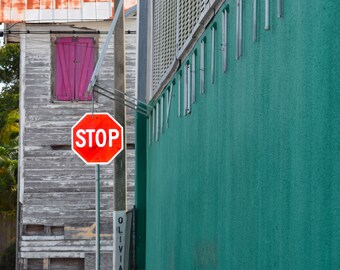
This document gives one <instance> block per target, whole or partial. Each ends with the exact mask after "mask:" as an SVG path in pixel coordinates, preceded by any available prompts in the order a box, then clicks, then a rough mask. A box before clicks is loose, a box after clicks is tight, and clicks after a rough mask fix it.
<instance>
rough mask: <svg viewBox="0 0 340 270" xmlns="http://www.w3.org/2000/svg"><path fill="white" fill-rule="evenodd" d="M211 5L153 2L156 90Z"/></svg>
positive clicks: (194, 0) (185, 0)
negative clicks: (201, 16) (202, 15)
mask: <svg viewBox="0 0 340 270" xmlns="http://www.w3.org/2000/svg"><path fill="white" fill-rule="evenodd" d="M208 4H209V0H177V1H175V0H153V15H154V16H153V18H154V20H153V90H156V89H157V87H158V85H159V83H160V81H161V79H162V77H163V76H164V74H165V73H166V71H167V69H168V68H169V67H170V65H171V63H172V62H173V61H174V60H175V58H176V53H177V52H178V51H179V50H181V49H182V48H183V45H184V44H185V42H186V40H187V39H188V37H189V35H190V34H191V32H192V30H193V28H194V27H195V25H196V23H197V22H198V20H199V18H200V15H201V14H202V13H203V12H204V10H205V8H206V7H207V6H208Z"/></svg>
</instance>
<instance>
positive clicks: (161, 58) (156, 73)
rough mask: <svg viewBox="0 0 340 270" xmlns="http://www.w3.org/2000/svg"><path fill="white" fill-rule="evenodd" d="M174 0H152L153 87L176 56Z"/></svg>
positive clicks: (154, 87)
mask: <svg viewBox="0 0 340 270" xmlns="http://www.w3.org/2000/svg"><path fill="white" fill-rule="evenodd" d="M176 5H177V3H176V1H174V0H172V1H169V0H154V25H153V89H156V87H157V86H158V84H159V82H160V80H161V78H162V76H163V75H164V73H165V71H166V70H167V68H168V67H169V66H170V64H171V63H172V62H173V60H174V59H175V56H176Z"/></svg>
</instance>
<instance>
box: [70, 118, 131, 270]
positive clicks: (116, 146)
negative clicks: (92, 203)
mask: <svg viewBox="0 0 340 270" xmlns="http://www.w3.org/2000/svg"><path fill="white" fill-rule="evenodd" d="M123 140H124V130H123V127H122V126H121V125H120V124H119V123H118V122H117V121H116V120H115V119H114V118H113V117H112V116H111V115H109V114H108V113H93V114H92V113H86V114H85V115H84V116H83V117H82V118H81V119H80V120H79V121H78V122H77V123H76V124H75V125H74V126H73V127H72V132H71V141H72V150H73V151H74V152H75V153H76V154H77V155H78V156H79V157H80V158H81V159H82V160H83V161H84V162H85V163H86V164H93V165H96V250H97V251H96V269H97V270H100V164H109V163H110V162H111V161H112V160H113V159H114V158H115V157H116V156H117V155H118V154H119V153H120V152H121V151H123V149H124V141H123ZM122 219H123V220H124V222H125V217H122V218H118V223H119V222H121V221H122ZM124 224H125V223H124ZM121 231H122V230H121ZM124 231H125V227H124ZM123 239H124V237H123ZM121 249H122V250H123V247H122V248H121ZM122 259H123V258H122ZM123 261H124V260H123Z"/></svg>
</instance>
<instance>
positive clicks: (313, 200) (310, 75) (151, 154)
mask: <svg viewBox="0 0 340 270" xmlns="http://www.w3.org/2000/svg"><path fill="white" fill-rule="evenodd" d="M235 2H236V1H232V2H231V4H230V13H229V41H230V42H229V45H228V51H229V54H228V57H229V61H228V71H227V72H226V73H222V68H221V66H222V63H221V50H220V48H219V47H218V45H216V56H217V57H216V59H217V63H216V82H215V84H211V83H210V51H211V42H210V35H211V31H210V27H208V28H207V30H206V32H205V33H204V36H206V38H207V57H206V60H207V61H206V62H207V66H206V89H207V91H206V93H205V94H204V95H200V94H199V76H198V75H197V101H196V103H195V104H193V105H192V112H191V114H190V115H188V116H185V117H184V116H182V117H181V118H178V117H177V106H178V104H177V94H178V93H177V83H178V81H176V84H175V88H174V90H175V93H174V94H175V96H174V97H173V99H172V105H171V110H170V121H169V128H165V130H164V132H163V133H162V134H161V135H160V137H159V141H158V142H152V143H151V145H149V144H148V147H147V185H146V269H148V270H151V269H155V270H166V269H176V270H178V269H183V270H187V269H202V270H203V269H204V270H207V269H237V270H239V269H301V270H302V269H340V155H339V154H340V57H339V55H340V19H339V17H340V16H339V14H340V1H338V0H331V1H313V3H312V4H311V1H307V0H300V1H292V0H285V1H284V18H282V19H279V18H277V16H276V1H271V29H270V31H265V30H264V1H260V2H261V3H260V4H261V6H260V10H259V16H260V17H259V30H258V32H259V33H258V41H257V42H256V43H254V42H252V10H253V8H252V2H253V1H244V13H243V16H244V21H243V25H244V35H243V39H244V42H243V47H244V51H243V52H244V53H243V56H242V57H241V59H240V60H236V59H235V10H236V8H235ZM214 22H217V33H216V34H217V41H216V44H221V43H222V42H221V26H220V23H221V12H219V13H218V14H217V15H216V17H215V19H214V20H213V21H212V22H211V23H214ZM196 48H199V47H198V44H197V47H196ZM190 59H191V58H189V60H190ZM183 62H184V61H183ZM197 64H199V49H198V57H197ZM197 67H198V65H197ZM181 68H183V66H182V67H181ZM175 78H177V74H176V75H175ZM181 83H182V90H183V80H182V82H181ZM137 158H138V157H137ZM137 174H138V172H137ZM137 181H138V175H137ZM137 222H138V220H137Z"/></svg>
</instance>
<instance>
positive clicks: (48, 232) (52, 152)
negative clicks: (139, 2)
mask: <svg viewBox="0 0 340 270" xmlns="http://www.w3.org/2000/svg"><path fill="white" fill-rule="evenodd" d="M9 2H11V1H9ZM23 2H24V3H25V5H26V6H25V9H24V11H22V10H19V9H14V6H13V5H12V6H11V7H12V8H11V9H6V7H9V6H8V5H7V4H6V5H5V3H7V2H6V1H2V2H1V3H2V6H1V8H0V10H1V12H0V14H1V16H2V17H0V18H1V20H3V21H7V22H15V21H22V20H23V21H24V22H20V24H17V25H16V26H15V28H12V29H11V30H12V32H8V31H7V32H6V30H5V34H7V38H8V39H11V38H12V39H17V38H19V41H20V46H21V67H20V68H21V78H20V124H21V131H20V153H19V166H20V172H19V185H18V189H19V196H18V204H19V206H18V239H17V240H18V241H17V243H18V245H17V246H18V250H17V252H18V253H17V254H18V259H17V263H18V269H65V270H66V269H94V265H95V168H94V166H89V165H85V164H84V162H83V161H82V160H81V159H80V158H79V157H78V156H76V154H74V153H73V152H72V150H71V145H70V142H71V127H72V126H73V125H74V124H75V123H76V122H77V121H78V120H79V119H80V118H81V116H83V115H84V114H85V113H87V112H91V111H92V106H94V111H95V112H109V113H111V114H113V106H114V103H113V101H112V100H110V99H108V98H107V97H105V96H102V95H100V94H98V93H97V94H95V95H94V97H93V99H94V103H92V96H91V95H90V96H87V95H86V94H85V91H86V89H87V85H88V83H89V80H90V77H91V75H92V72H93V69H94V66H95V63H96V59H97V58H98V56H99V54H100V53H101V49H102V47H103V44H104V41H105V39H106V34H107V31H108V29H109V26H110V24H111V21H110V20H109V19H110V18H112V14H113V13H112V12H113V1H108V2H105V1H102V2H91V1H84V2H83V1H80V2H79V3H73V4H72V3H71V2H70V1H69V2H68V3H69V4H68V5H66V6H62V4H60V3H59V4H60V6H59V7H57V6H49V7H47V6H46V7H43V6H42V3H40V6H39V5H37V6H36V5H33V6H28V4H29V3H28V2H27V1H23ZM129 2H131V1H129ZM57 4H58V3H57V1H56V2H54V1H51V5H57ZM132 4H133V3H132ZM132 4H131V3H130V6H132V7H131V8H129V9H128V7H129V6H126V9H125V15H126V16H125V28H126V29H125V30H126V35H125V44H126V48H125V51H126V90H127V94H128V95H131V96H133V95H134V87H135V43H136V37H135V35H136V34H135V33H136V31H135V30H136V29H135V22H136V12H135V10H136V8H135V7H134V6H133V5H132ZM6 16H7V17H6ZM13 16H16V17H13ZM20 16H22V17H20ZM18 17H19V19H18ZM14 29H15V31H14ZM113 54H114V49H113V41H112V42H111V44H110V45H109V48H108V50H107V53H106V55H105V59H104V62H103V65H102V67H101V72H100V75H99V84H100V85H101V87H103V88H105V89H112V88H113V81H114V78H113ZM92 104H94V105H92ZM126 120H127V126H126V144H127V164H128V165H127V166H128V184H127V191H128V192H127V208H132V207H133V192H134V191H133V189H134V188H133V186H134V184H133V179H134V112H133V111H132V110H129V109H127V117H126ZM113 184H114V179H113V166H112V165H111V166H110V165H106V166H102V170H101V233H102V234H101V236H102V241H101V245H102V266H103V269H109V267H112V250H113V240H112V239H113V238H112V216H113Z"/></svg>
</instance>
